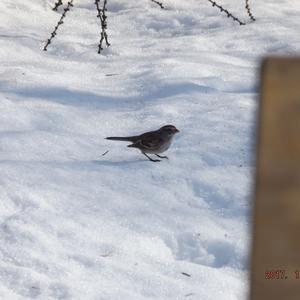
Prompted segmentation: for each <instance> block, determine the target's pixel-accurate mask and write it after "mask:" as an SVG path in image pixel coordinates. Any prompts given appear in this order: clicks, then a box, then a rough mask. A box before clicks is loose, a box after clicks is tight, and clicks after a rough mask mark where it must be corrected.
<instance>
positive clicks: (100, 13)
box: [95, 0, 110, 53]
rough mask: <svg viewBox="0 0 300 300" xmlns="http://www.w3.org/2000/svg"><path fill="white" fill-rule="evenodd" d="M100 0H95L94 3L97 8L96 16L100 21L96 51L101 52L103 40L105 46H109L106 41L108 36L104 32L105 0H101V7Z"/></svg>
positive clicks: (105, 23)
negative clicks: (99, 35)
mask: <svg viewBox="0 0 300 300" xmlns="http://www.w3.org/2000/svg"><path fill="white" fill-rule="evenodd" d="M99 3H100V0H95V5H96V8H97V12H98V14H97V18H99V19H100V22H101V37H100V41H99V45H98V53H101V50H103V47H102V43H103V41H104V40H105V43H106V47H109V46H110V43H109V42H108V36H107V33H106V29H107V21H106V19H107V16H106V14H105V12H106V11H107V9H106V4H107V0H104V1H103V6H102V8H100V5H99Z"/></svg>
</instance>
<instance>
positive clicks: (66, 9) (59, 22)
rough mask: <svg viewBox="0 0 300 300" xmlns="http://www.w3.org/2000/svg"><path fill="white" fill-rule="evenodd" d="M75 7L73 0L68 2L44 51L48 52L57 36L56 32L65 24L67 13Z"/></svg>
mask: <svg viewBox="0 0 300 300" xmlns="http://www.w3.org/2000/svg"><path fill="white" fill-rule="evenodd" d="M72 6H73V0H70V1H69V2H68V5H67V6H66V8H65V9H64V12H63V13H62V15H61V17H60V20H59V21H58V23H57V24H56V26H55V27H54V30H53V31H52V32H51V37H50V38H49V39H48V40H47V42H46V45H45V47H44V49H43V50H44V51H47V47H48V46H49V45H50V44H51V41H52V39H53V38H54V37H55V36H56V31H57V29H58V27H59V26H60V25H61V24H63V23H64V22H63V19H64V18H65V16H66V14H67V12H68V11H69V10H70V8H71V7H72Z"/></svg>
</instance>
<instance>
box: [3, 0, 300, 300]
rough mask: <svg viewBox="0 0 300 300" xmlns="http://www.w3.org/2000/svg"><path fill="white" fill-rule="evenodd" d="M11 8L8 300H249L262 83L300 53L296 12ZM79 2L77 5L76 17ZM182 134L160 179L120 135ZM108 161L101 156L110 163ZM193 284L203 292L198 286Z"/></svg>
mask: <svg viewBox="0 0 300 300" xmlns="http://www.w3.org/2000/svg"><path fill="white" fill-rule="evenodd" d="M55 2H56V1H54V0H51V1H50V0H47V1H45V0H30V1H24V0H14V1H11V0H1V2H0V19H1V22H0V60H1V64H0V111H1V117H0V168H1V177H0V199H1V202H0V299H5V300H7V299H9V300H14V299H32V298H34V299H42V300H44V299H84V300H90V299H95V300H102V299H103V300H118V299H120V300H121V299H122V300H124V299H130V300H142V299H156V300H160V299H172V300H173V299H201V300H210V299H211V300H216V299H218V300H221V299H222V300H241V299H246V297H247V293H248V280H247V277H248V271H247V270H248V264H247V263H248V262H247V260H248V253H249V250H248V248H249V243H250V233H249V232H250V224H249V223H250V220H251V219H250V218H249V216H250V214H251V205H252V204H251V183H252V177H253V169H254V142H255V138H254V133H255V129H256V114H255V113H256V110H257V106H258V94H257V87H258V76H257V75H258V74H259V65H260V62H261V58H262V57H263V56H265V55H267V54H275V55H279V54H285V55H286V54H288V55H290V54H296V53H297V52H298V51H299V49H300V38H299V26H300V18H299V14H300V3H298V1H288V0H285V1H284V0H283V1H277V0H268V1H267V0H266V1H259V0H253V1H250V5H251V8H252V12H253V14H254V16H255V17H256V18H257V21H256V22H250V20H249V18H248V16H247V14H246V11H245V9H244V2H243V1H238V0H230V1H229V0H227V1H225V0H224V1H223V0H222V1H221V0H220V1H218V3H220V4H222V5H224V7H225V8H228V9H229V10H230V11H231V12H232V13H233V14H235V15H237V16H239V17H240V18H241V19H242V20H243V21H246V22H247V23H248V24H247V25H246V26H239V25H238V24H237V23H236V22H234V21H233V20H231V19H228V18H227V17H226V15H224V14H221V13H220V12H219V11H218V10H217V9H216V8H215V7H212V6H211V4H210V3H209V2H208V1H199V0H189V1H180V0H162V2H163V3H164V4H165V6H166V10H161V9H160V8H159V7H158V6H157V5H155V4H154V3H152V2H150V1H148V0H141V1H130V0H127V1H126V0H109V1H108V7H107V8H108V12H107V15H108V30H107V32H108V35H109V41H110V42H111V44H112V45H111V47H110V48H108V49H105V50H104V51H103V54H102V55H98V54H97V44H98V41H99V32H100V28H99V20H98V19H97V18H96V10H95V6H94V1H87V0H77V1H74V8H73V9H72V10H71V11H69V13H68V15H67V17H66V19H65V23H64V24H63V25H62V26H61V27H60V28H59V29H58V35H57V36H56V37H55V39H54V40H53V43H52V44H51V45H50V46H49V49H48V51H47V52H44V51H42V48H43V45H44V42H45V41H46V39H47V38H48V37H49V35H50V33H51V31H52V30H53V28H54V26H55V24H56V22H57V21H58V19H59V17H60V13H61V9H60V10H59V12H53V11H52V10H51V7H53V5H54V3H55ZM64 2H66V1H64ZM169 123H171V124H174V125H176V127H178V128H179V129H180V131H181V132H180V134H179V135H178V136H177V137H176V138H175V140H174V143H173V145H172V147H171V149H170V150H169V151H168V153H167V155H168V156H169V158H170V159H169V161H162V162H160V163H151V162H149V161H147V160H146V158H145V157H144V156H142V155H141V154H140V153H139V152H138V151H137V150H135V149H132V148H127V147H126V143H124V142H112V141H107V140H105V139H104V138H105V137H106V136H109V135H110V136H111V135H118V136H119V135H131V134H138V133H142V132H144V131H147V130H154V129H157V128H159V127H160V126H162V125H164V124H169ZM107 150H109V152H108V153H107V154H106V155H105V156H102V153H104V152H105V151H107ZM188 275H190V276H188Z"/></svg>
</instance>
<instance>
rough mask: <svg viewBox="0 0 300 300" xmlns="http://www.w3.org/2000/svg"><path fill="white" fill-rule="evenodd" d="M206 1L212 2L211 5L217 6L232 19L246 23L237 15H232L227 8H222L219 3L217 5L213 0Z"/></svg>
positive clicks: (242, 23) (241, 23)
mask: <svg viewBox="0 0 300 300" xmlns="http://www.w3.org/2000/svg"><path fill="white" fill-rule="evenodd" d="M208 1H209V2H210V3H211V4H212V6H215V7H217V8H218V9H219V10H220V11H221V12H225V13H226V15H227V17H228V18H231V19H233V20H234V21H236V22H238V23H239V24H240V25H246V24H245V23H244V22H242V21H241V20H239V19H238V18H237V17H235V16H234V15H232V14H231V13H230V12H229V11H228V10H227V9H225V8H223V7H222V6H221V5H218V4H217V3H216V2H215V1H213V0H208ZM246 1H247V0H246Z"/></svg>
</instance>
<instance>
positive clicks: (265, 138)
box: [250, 58, 300, 300]
mask: <svg viewBox="0 0 300 300" xmlns="http://www.w3.org/2000/svg"><path fill="white" fill-rule="evenodd" d="M261 93H262V94H261V107H260V117H259V127H258V150H257V169H256V187H255V197H256V199H255V204H254V223H253V224H254V225H253V249H252V261H251V267H252V268H251V291H250V298H251V300H269V299H272V300H283V299H284V300H285V299H287V300H299V299H300V59H292V58H269V59H266V60H265V61H264V62H263V67H262V85H261Z"/></svg>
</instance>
